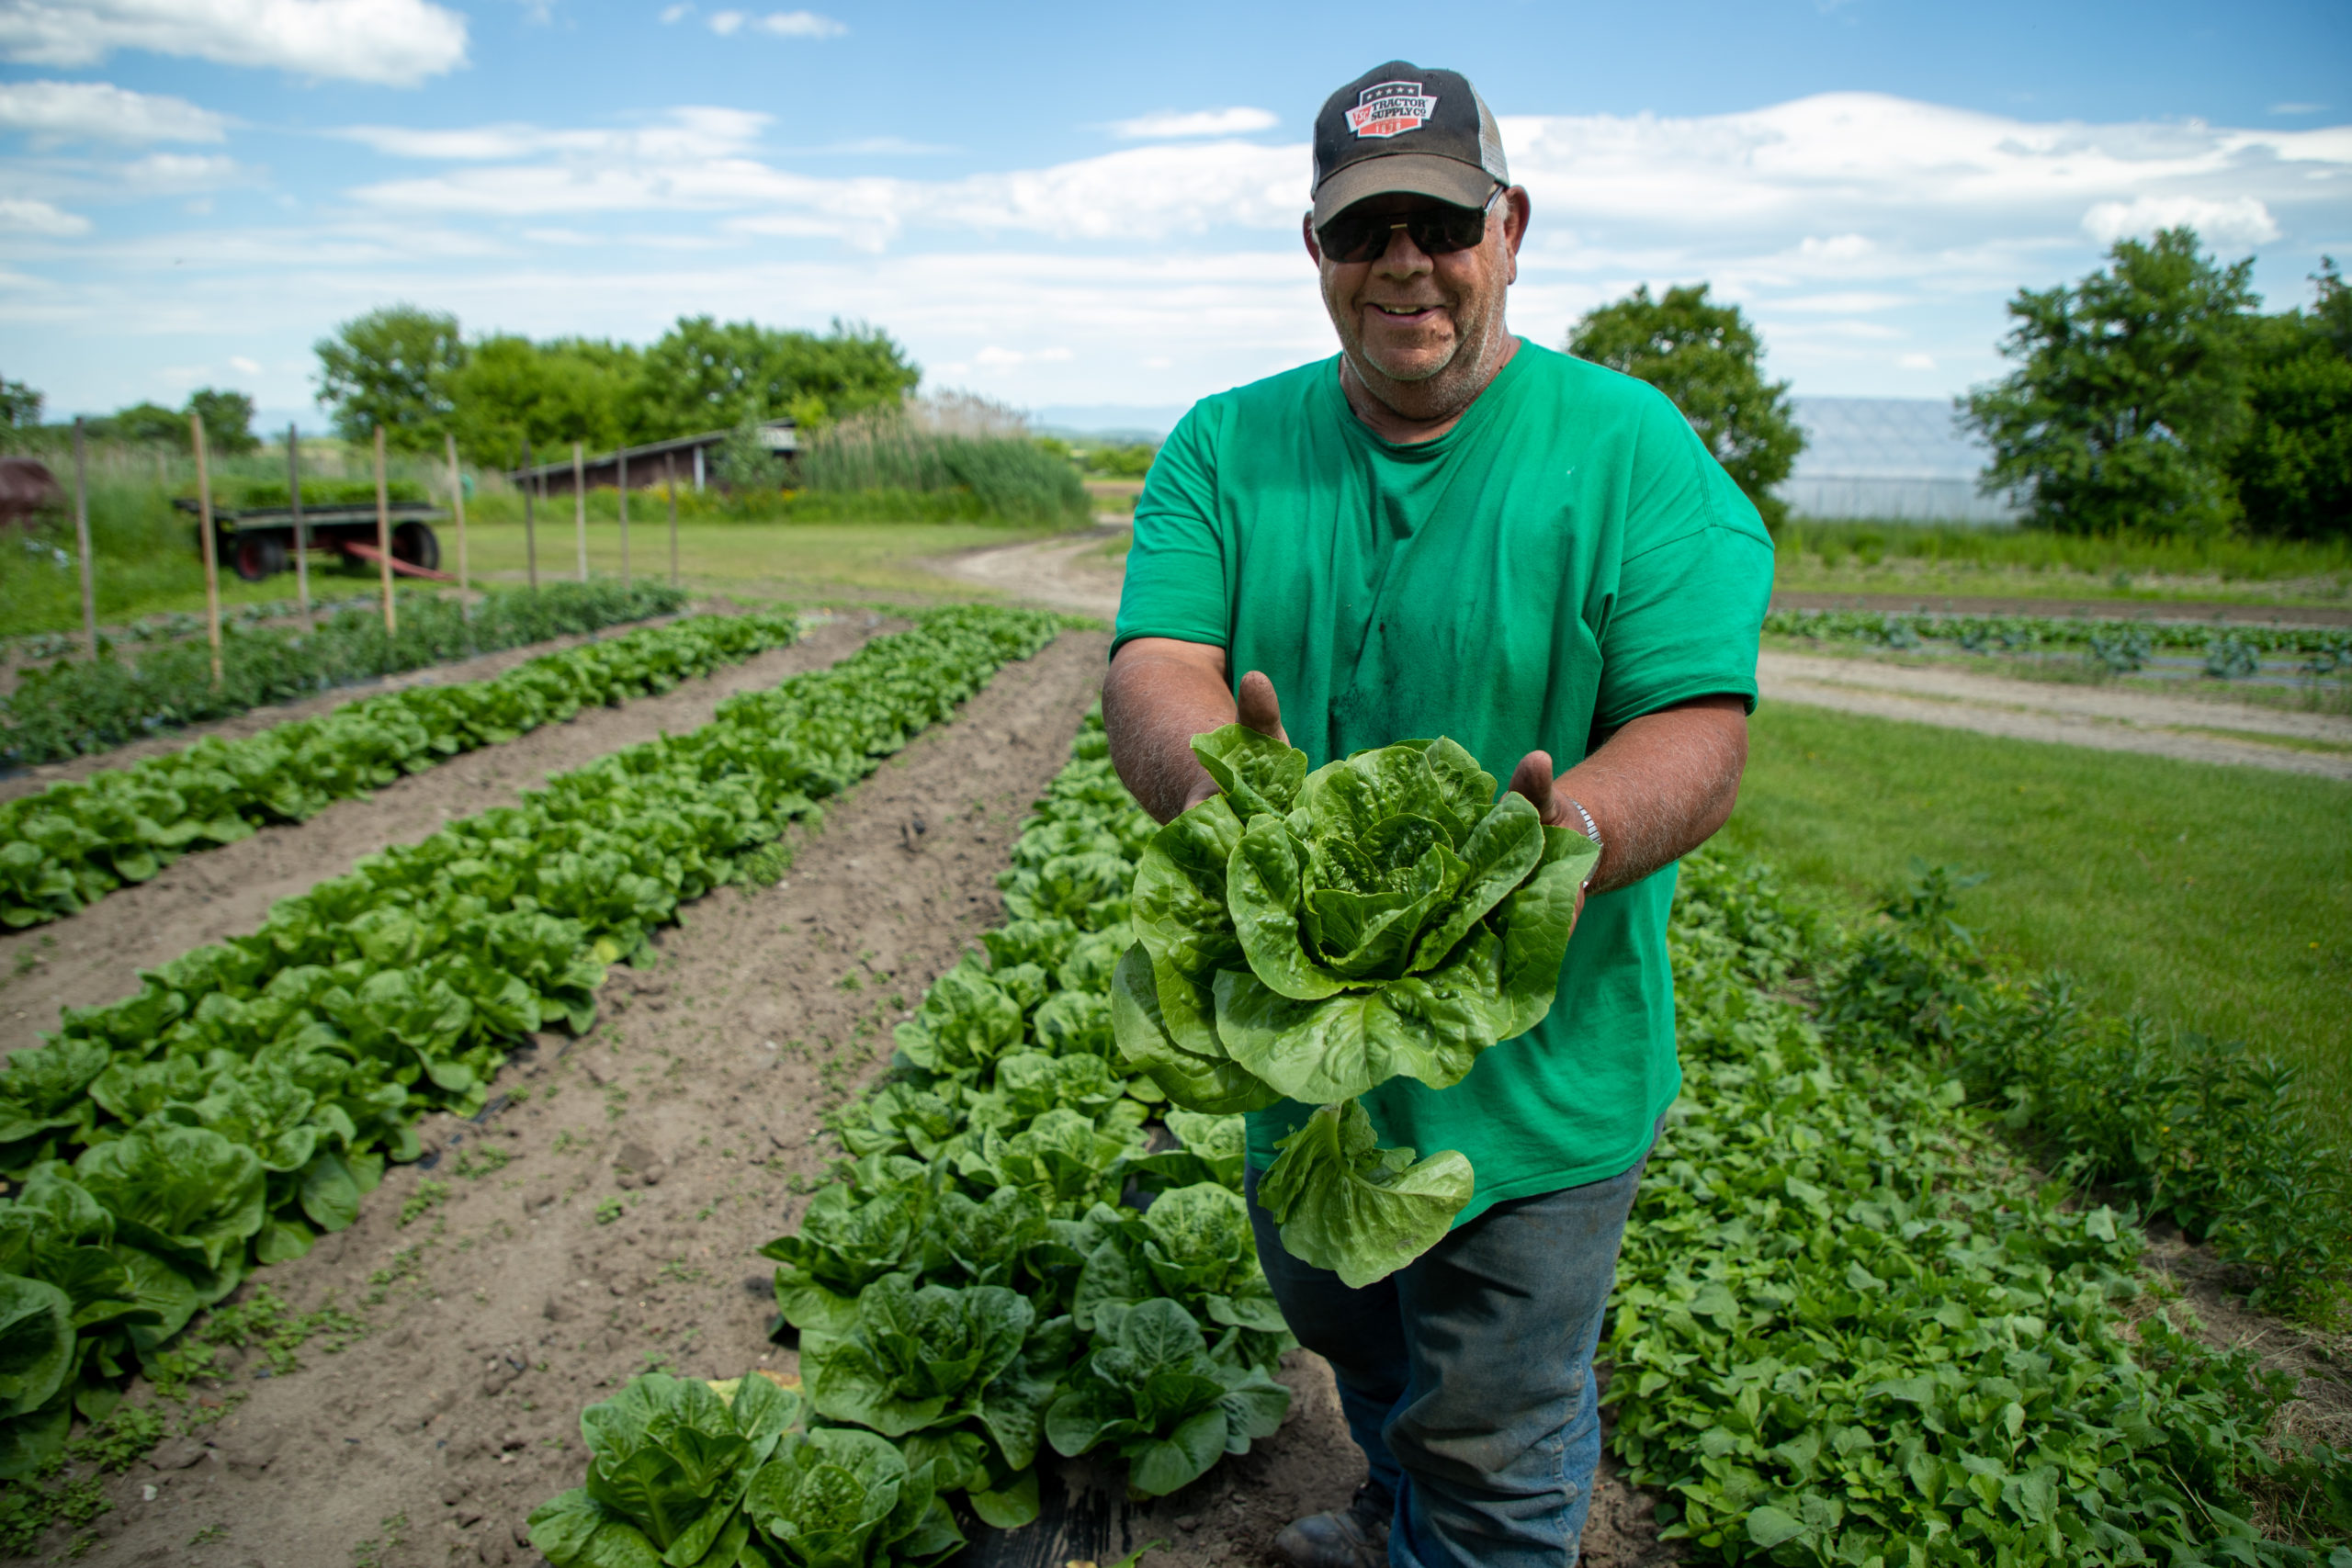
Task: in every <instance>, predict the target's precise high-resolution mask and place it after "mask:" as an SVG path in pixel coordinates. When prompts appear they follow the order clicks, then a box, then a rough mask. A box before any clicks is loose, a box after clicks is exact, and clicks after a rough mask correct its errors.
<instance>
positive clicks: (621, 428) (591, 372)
mask: <svg viewBox="0 0 2352 1568" xmlns="http://www.w3.org/2000/svg"><path fill="white" fill-rule="evenodd" d="M643 358H644V356H643V355H641V354H640V353H639V351H638V350H637V349H636V348H635V347H633V346H630V345H628V344H617V345H616V344H609V343H596V342H591V341H587V340H583V339H578V338H569V339H558V340H556V341H555V342H552V343H545V344H535V343H533V342H531V340H530V339H528V338H525V337H515V336H511V335H503V334H502V335H499V336H495V337H487V338H484V339H482V340H481V342H479V343H477V344H474V345H473V346H472V348H471V349H469V351H468V353H467V355H466V362H465V364H464V366H463V367H460V368H459V369H458V370H457V371H456V372H455V373H454V374H452V375H451V376H450V378H449V381H448V388H449V396H450V401H451V404H452V413H451V416H450V418H451V422H452V424H453V426H454V428H455V430H456V432H457V436H458V446H460V447H461V448H462V449H463V450H464V452H465V454H466V456H467V457H469V458H470V459H472V460H473V461H475V462H478V463H484V464H491V465H494V466H496V467H499V468H518V467H520V466H521V464H522V461H523V444H524V442H525V441H526V440H527V441H529V442H530V444H531V446H532V449H533V452H534V455H535V456H537V457H539V458H540V459H541V460H542V461H545V460H548V457H549V456H550V455H551V454H554V453H557V452H560V450H561V449H562V448H564V447H567V446H570V445H571V443H572V442H574V441H578V442H580V443H582V444H583V445H584V446H587V447H588V448H589V449H590V450H592V451H608V450H610V449H611V448H613V447H615V446H619V445H620V444H621V443H622V442H623V441H624V440H637V439H643V437H642V435H641V434H639V432H637V431H635V430H632V429H630V428H629V427H628V423H626V422H627V420H628V416H629V414H630V412H632V409H633V407H634V405H635V402H636V400H637V382H638V379H639V376H640V374H641V373H642V366H643Z"/></svg>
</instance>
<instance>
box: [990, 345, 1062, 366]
mask: <svg viewBox="0 0 2352 1568" xmlns="http://www.w3.org/2000/svg"><path fill="white" fill-rule="evenodd" d="M1074 357H1076V356H1075V355H1073V354H1071V352H1070V351H1069V349H1067V348H1038V349H1019V348H1000V347H998V346H997V345H996V344H989V345H988V346H987V347H985V348H983V349H981V350H980V352H979V353H978V354H976V355H972V363H973V364H974V365H977V366H978V367H980V368H981V369H983V370H1010V369H1012V367H1014V366H1016V365H1063V364H1068V363H1069V361H1070V360H1071V359H1072V358H1074Z"/></svg>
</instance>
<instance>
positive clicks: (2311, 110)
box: [2270, 104, 2327, 114]
mask: <svg viewBox="0 0 2352 1568" xmlns="http://www.w3.org/2000/svg"><path fill="white" fill-rule="evenodd" d="M2326 110H2327V106H2326V105H2325V104H2273V105H2271V106H2270V112H2271V113H2272V114H2324V113H2325V112H2326Z"/></svg>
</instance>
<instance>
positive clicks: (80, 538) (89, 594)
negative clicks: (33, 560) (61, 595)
mask: <svg viewBox="0 0 2352 1568" xmlns="http://www.w3.org/2000/svg"><path fill="white" fill-rule="evenodd" d="M74 549H75V550H76V551H77V552H78V553H79V554H80V556H81V559H82V641H83V642H84V643H85V645H86V646H87V648H88V650H89V655H90V658H91V660H93V661H95V660H96V659H97V657H98V591H97V585H96V582H95V581H93V580H92V578H91V576H90V460H89V457H88V454H87V453H86V452H85V450H84V449H83V446H82V416H81V415H79V414H76V415H74Z"/></svg>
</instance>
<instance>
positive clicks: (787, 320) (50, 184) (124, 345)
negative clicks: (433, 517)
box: [0, 0, 2352, 423]
mask: <svg viewBox="0 0 2352 1568" xmlns="http://www.w3.org/2000/svg"><path fill="white" fill-rule="evenodd" d="M1392 56H1402V57H1405V58H1408V59H1413V60H1418V61H1420V62H1423V63H1427V64H1438V65H1446V66H1452V67H1454V68H1456V69H1460V70H1462V71H1464V72H1466V73H1468V74H1469V75H1470V76H1471V77H1472V79H1473V80H1474V81H1476V83H1477V84H1478V85H1479V87H1480V89H1481V90H1482V91H1483V92H1484V94H1485V95H1486V96H1487V100H1488V101H1489V103H1490V104H1492V106H1493V107H1494V108H1495V110H1496V112H1497V113H1498V115H1499V116H1500V117H1502V118H1503V121H1504V130H1505V140H1506V142H1507V144H1508V148H1509V151H1510V156H1511V159H1512V164H1513V171H1514V174H1515V175H1517V177H1519V178H1520V179H1521V182H1522V183H1524V184H1526V185H1527V186H1529V187H1530V189H1531V191H1532V197H1533V201H1534V206H1535V226H1534V228H1533V231H1532V233H1531V236H1530V239H1529V242H1528V246H1527V250H1526V253H1525V254H1524V257H1523V265H1522V273H1521V283H1520V285H1519V287H1518V288H1516V289H1515V290H1514V293H1513V298H1512V305H1511V312H1512V320H1513V321H1514V324H1515V325H1517V326H1518V328H1519V329H1520V330H1521V332H1522V333H1526V334H1527V335H1529V336H1531V337H1533V338H1535V339H1537V340H1538V341H1541V342H1546V343H1554V344H1556V343H1557V342H1559V341H1560V339H1561V337H1562V336H1563V335H1564V333H1566V329H1567V327H1568V325H1569V323H1570V322H1572V321H1574V320H1575V318H1576V316H1577V314H1578V313H1579V312H1580V311H1582V310H1586V309H1589V307H1591V306H1592V305H1594V304H1596V303H1599V302H1600V301H1602V300H1605V299H1611V298H1614V297H1616V296H1617V295H1619V294H1622V293H1623V292H1624V291H1625V290H1627V289H1628V288H1631V287H1632V286H1633V285H1634V284H1635V283H1639V282H1644V281H1647V282H1651V283H1653V284H1664V283H1668V282H1685V281H1692V280H1696V279H1702V278H1703V279H1708V280H1711V281H1713V284H1714V285H1715V287H1716V288H1717V289H1718V291H1720V292H1722V293H1724V294H1725V295H1727V296H1729V297H1730V298H1733V299H1736V300H1738V301H1739V302H1740V303H1741V304H1742V305H1744V306H1745V307H1746V308H1747V310H1749V311H1750V312H1751V313H1752V314H1753V316H1754V317H1755V319H1756V320H1757V321H1758V323H1759V325H1760V326H1761V328H1762V330H1763V332H1764V335H1765V340H1766V344H1767V348H1768V354H1769V359H1768V366H1769V367H1770V369H1771V370H1772V371H1773V372H1774V373H1775V374H1777V375H1781V376H1784V377H1787V378H1790V379H1792V381H1793V382H1794V383H1795V385H1796V389H1797V390H1798V391H1799V392H1801V393H1812V394H1816V395H1818V394H1871V395H1905V396H1949V395H1950V394H1951V393H1953V392H1955V391H1958V390H1961V389H1963V388H1964V387H1966V386H1967V385H1969V384H1970V383H1971V382H1973V381H1977V380H1981V379H1983V378H1986V377H1988V376H1991V375H1994V374H1996V373H1997V372H1998V370H1999V367H2000V362H1999V360H1998V358H1997V355H1996V353H1995V344H1996V339H1997V338H1998V336H1999V334H2000V333H2001V332H2002V330H2003V317H2002V310H2001V305H2002V302H2003V300H2004V299H2007V297H2008V296H2009V295H2010V294H2011V293H2012V292H2013V291H2014V290H2015V289H2016V288H2018V287H2020V286H2033V287H2045V286H2047V285H2049V284H2051V283H2053V282H2056V281H2059V280H2060V279H2063V278H2066V277H2070V276H2075V275H2078V274H2080V273H2081V272H2083V271H2084V270H2086V269H2087V268H2088V267H2089V266H2091V265H2094V264H2095V262H2096V260H2097V257H2098V254H2099V253H2100V251H2101V250H2102V249H2103V248H2104V247H2105V245H2106V244H2107V243H2109V242H2110V241H2111V240H2112V239H2113V238H2114V237H2116V236H2117V235H2120V234H2128V233H2142V232H2145V231H2148V230H2149V229H2151V228H2153V227H2154V226H2156V225H2158V224H2160V223H2165V222H2173V221H2180V220H2190V221H2194V222H2196V223H2197V224H2198V226H2199V229H2200V231H2203V232H2205V233H2206V234H2207V236H2208V238H2209V239H2210V240H2211V242H2212V243H2214V244H2215V245H2216V247H2217V248H2218V249H2220V250H2221V251H2222V253H2223V254H2227V255H2231V256H2236V255H2242V254H2255V255H2256V257H2257V266H2256V278H2257V282H2258V284H2259V286H2260V287H2261V288H2262V289H2263V290H2264V292H2265V293H2266V295H2267V296H2268V297H2269V298H2270V299H2271V301H2272V303H2273V304H2274V305H2277V306H2283V305H2286V304H2289V303H2292V302H2295V301H2297V300H2300V299H2303V298H2305V297H2306V293H2307V286H2306V285H2305V283H2304V281H2303V280H2304V277H2305V275H2306V274H2308V273H2310V272H2311V271H2312V269H2313V268H2314V267H2315V266H2316V265H2317V263H2318V257H2319V256H2320V254H2322V253H2329V254H2336V255H2338V256H2339V257H2341V258H2343V259H2345V260H2346V261H2347V262H2352V88H2347V86H2346V84H2347V83H2352V7H2347V6H2344V5H2342V4H2341V3H2340V0H2339V3H2337V4H2334V5H2312V4H2240V5H2235V6H2227V7H2224V6H2211V5H2208V6H2184V5H2167V4H2147V5H2139V6H2064V5H2052V4H2047V3H2044V4H2040V5H2009V4H1996V5H1980V6H1969V7H1960V6H1948V5H1946V6H1925V5H1894V4H1889V3H1886V0H1832V3H1819V0H1755V3H1750V4H1744V5H1679V6H1678V5H1653V6H1623V5H1611V6H1591V5H1559V4H1554V5H1546V6H1535V5H1522V4H1498V5H1483V6H1482V5H1463V4H1457V5H1453V6H1442V7H1440V6H1426V5H1425V6H1416V7H1407V6H1401V5H1377V4H1374V5H1356V6H1268V5H1264V4H1262V3H1261V4H1257V5H1238V4H1235V5H1227V4H1221V3H1211V4H1204V5H1194V6H1185V7H1182V8H1161V7H1154V8H1145V7H1102V6H1089V7H1079V6H969V5H961V6H946V5H934V4H916V3H901V4H869V3H864V0H859V3H849V0H809V6H808V7H807V8H802V7H801V6H797V5H795V4H793V3H792V0H786V3H785V4H784V5H781V6H778V5H774V4H745V3H743V0H717V3H714V0H695V3H694V4H691V5H689V4H685V3H684V0H679V3H675V4H673V3H670V0H659V3H647V4H635V3H632V4H597V3H590V0H479V3H473V4H464V3H452V0H74V3H66V0H0V62H5V63H0V374H5V375H6V376H8V377H10V378H19V379H24V380H28V381H30V382H31V383H32V384H33V385H35V386H37V387H40V388H41V389H43V390H45V391H46V392H48V394H49V395H50V398H51V410H52V412H63V413H70V412H102V411H105V410H107V409H111V408H113V407H116V406H118V405H119V404H122V403H125V402H129V401H132V400H137V399H141V398H152V399H155V400H159V401H164V402H170V403H176V402H178V401H179V400H181V399H182V398H184V397H185V396H186V393H187V390H188V389H190V388H191V387H194V386H198V385H204V384H212V385H220V386H233V387H237V388H239V389H243V390H246V391H250V392H252V393H254V395H255V397H256V398H257V399H258V400H259V401H260V402H261V404H262V405H263V406H264V408H265V409H266V410H268V411H272V412H273V413H275V415H276V416H277V417H278V418H281V419H282V418H284V417H287V416H288V415H289V414H295V413H299V414H300V416H301V417H303V418H304V419H305V421H306V423H317V421H318V416H317V413H316V412H315V410H312V409H311V408H310V407H309V396H310V391H311V376H312V373H313V370H314V367H315V361H314V359H313V356H312V355H311V344H312V343H313V342H314V341H315V340H316V339H317V338H318V337H319V336H320V335H322V333H326V332H328V331H331V330H332V329H333V327H334V324H335V323H336V322H337V321H341V320H343V319H345V318H346V317H348V316H351V315H353V314H356V313H357V312H358V311H361V310H367V309H368V308H370V307H372V306H375V305H378V304H381V303H385V302H388V301H390V300H394V299H411V300H414V301H416V302H418V303H420V304H424V305H428V306H432V307H434V308H436V309H442V310H453V311H455V312H457V314H458V316H459V318H460V319H461V321H463V323H464V325H465V326H466V328H467V330H468V331H469V332H475V333H479V332H483V331H488V330H492V329H503V330H509V331H520V332H525V333H531V334H533V335H542V336H543V335H552V334H556V333H588V334H591V335H600V336H601V335H610V336H616V337H624V338H632V339H637V340H640V341H643V340H650V338H652V337H653V336H656V335H658V334H659V333H660V332H661V331H662V328H663V327H664V326H665V325H666V324H667V323H668V322H669V321H671V320H673V318H675V317H677V316H679V315H681V314H700V313H706V312H707V313H710V314H714V315H718V316H720V317H722V318H728V319H737V318H741V317H745V316H751V317H754V318H757V319H759V320H761V321H767V322H771V323H775V324H780V325H806V326H813V327H821V326H823V325H824V324H825V323H826V322H827V321H830V320H831V319H832V318H834V317H836V316H841V317H849V318H854V319H864V320H867V321H873V322H875V323H876V324H878V325H880V326H882V327H884V328H886V329H888V330H889V331H890V332H892V333H894V334H896V335H897V336H898V337H899V339H900V340H901V341H903V342H905V343H906V344H908V345H909V347H910V350H911V352H912V353H913V355H914V356H915V358H916V359H917V360H918V361H919V362H920V363H921V364H922V366H923V367H924V369H925V372H926V383H927V385H930V386H933V387H943V388H944V387H959V388H965V389H972V390H976V391H979V392H983V393H986V394H989V395H990V396H994V397H998V398H1001V399H1004V400H1009V401H1012V402H1014V403H1016V404H1020V405H1023V406H1027V407H1049V406H1050V407H1069V406H1071V405H1089V404H1125V405H1142V406H1146V407H1173V406H1181V405H1182V404H1183V403H1185V402H1187V401H1189V400H1191V399H1193V398H1194V397H1197V396H1200V395H1202V394H1204V393H1206V392H1210V391H1214V390H1216V389H1220V388H1222V387H1226V386H1229V385H1232V384H1235V383H1237V382H1239V381H1244V380H1248V379H1250V378H1254V377H1257V376H1261V375H1264V374H1267V373H1269V372H1271V371H1272V370H1275V369H1278V368H1281V367H1284V366H1288V365H1292V364H1295V363H1297V362H1299V361H1301V360H1303V359H1306V358H1309V357H1313V356H1315V355H1320V354H1324V353H1328V352H1329V348H1330V337H1329V326H1328V324H1327V323H1326V322H1325V321H1323V319H1322V316H1321V312H1320V309H1319V306H1318V305H1317V300H1316V297H1315V292H1314V288H1313V275H1312V272H1311V270H1310V269H1309V267H1308V266H1307V264H1306V261H1305V258H1304V256H1303V255H1302V254H1301V253H1300V250H1299V247H1298V242H1297V238H1296V226H1297V220H1298V214H1299V211H1300V210H1301V209H1302V208H1303V207H1304V205H1305V202H1306V174H1307V170H1306V134H1307V130H1308V126H1309V124H1310V121H1311V118H1312V115H1313V112H1314V109H1315V107H1316V106H1317V103H1318V102H1319V101H1320V100H1321V98H1322V96H1324V95H1325V94H1326V93H1328V92H1329V90H1330V89H1331V88H1332V87H1334V86H1336V85H1338V84H1339V83H1340V82H1341V81H1343V80H1345V79H1346V78H1348V77H1350V76H1351V75H1353V74H1355V73H1358V72H1360V71H1362V70H1363V69H1365V68H1367V67H1368V66H1370V65H1372V64H1374V63H1376V62H1379V61H1381V60H1383V59H1385V58H1389V57H1392Z"/></svg>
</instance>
